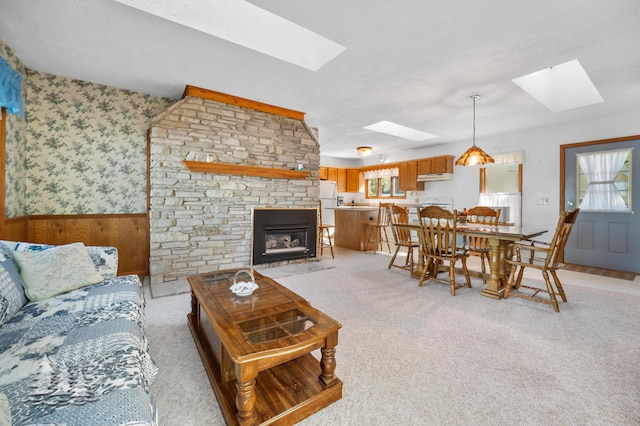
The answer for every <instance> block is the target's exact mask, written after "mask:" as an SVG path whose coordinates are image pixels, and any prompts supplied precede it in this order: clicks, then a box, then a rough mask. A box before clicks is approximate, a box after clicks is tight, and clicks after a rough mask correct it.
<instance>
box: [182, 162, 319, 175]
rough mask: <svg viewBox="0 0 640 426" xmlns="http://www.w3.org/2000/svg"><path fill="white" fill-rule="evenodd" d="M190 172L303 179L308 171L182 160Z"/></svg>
mask: <svg viewBox="0 0 640 426" xmlns="http://www.w3.org/2000/svg"><path fill="white" fill-rule="evenodd" d="M182 162H183V163H184V165H185V166H187V168H188V169H189V170H191V171H192V172H201V173H220V174H225V175H242V176H260V177H270V178H281V179H304V178H306V177H307V176H309V171H300V170H287V169H274V168H271V167H258V166H243V165H240V164H222V163H210V162H206V161H189V160H183V161H182Z"/></svg>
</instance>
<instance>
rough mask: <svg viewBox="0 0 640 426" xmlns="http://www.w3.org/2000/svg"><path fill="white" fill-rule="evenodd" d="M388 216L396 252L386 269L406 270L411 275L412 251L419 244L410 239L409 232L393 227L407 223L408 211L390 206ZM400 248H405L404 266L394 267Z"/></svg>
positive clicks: (412, 267) (413, 262)
mask: <svg viewBox="0 0 640 426" xmlns="http://www.w3.org/2000/svg"><path fill="white" fill-rule="evenodd" d="M389 216H390V217H391V232H392V234H393V239H394V242H395V245H396V251H395V252H394V253H393V257H391V261H390V262H389V267H388V268H387V269H391V267H392V266H394V267H396V268H401V269H407V270H409V271H411V273H412V274H413V269H414V267H415V261H414V258H413V249H419V248H420V242H419V241H418V240H415V239H412V238H411V231H410V230H408V229H403V228H396V227H395V225H397V224H407V223H409V209H408V208H406V207H402V206H399V205H397V204H392V205H391V207H389ZM402 247H406V249H407V257H406V260H405V262H404V265H396V264H395V261H396V257H397V256H398V252H399V251H400V249H401V248H402Z"/></svg>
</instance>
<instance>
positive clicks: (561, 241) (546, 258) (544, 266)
mask: <svg viewBox="0 0 640 426" xmlns="http://www.w3.org/2000/svg"><path fill="white" fill-rule="evenodd" d="M579 212H580V209H575V210H572V211H568V212H566V211H563V212H561V213H560V218H559V219H558V225H557V227H556V231H555V233H554V234H553V238H552V239H551V242H549V243H545V242H541V241H523V242H517V243H512V244H510V245H509V247H510V249H511V253H512V257H511V258H510V259H507V265H508V266H510V267H511V272H510V273H509V279H508V280H507V286H506V289H505V291H504V298H505V299H508V298H509V296H516V297H521V298H523V299H528V300H533V301H535V302H541V303H546V304H548V305H553V308H554V309H555V311H556V312H560V308H559V307H558V299H557V298H556V296H560V297H561V298H562V301H563V302H565V303H566V301H567V296H566V295H565V293H564V289H563V288H562V283H561V282H560V279H559V278H558V275H557V274H556V271H557V270H558V269H559V268H560V267H561V266H562V264H561V263H560V260H559V259H560V256H561V255H562V253H563V251H564V247H565V245H566V244H567V240H568V239H569V233H570V232H571V229H572V228H573V224H574V223H575V222H576V218H577V217H578V213H579ZM525 268H535V269H538V270H540V271H541V272H542V277H543V278H544V282H545V284H546V288H541V287H536V286H534V285H533V284H531V285H524V284H522V276H523V274H524V270H525ZM516 270H517V271H516ZM516 272H517V276H516ZM549 274H551V276H552V277H553V282H554V284H555V285H556V289H557V293H556V290H554V288H553V285H552V284H551V280H550V279H549ZM520 288H525V289H528V290H529V291H528V292H526V293H525V292H520V291H518V290H519V289H520ZM513 290H516V291H515V292H513ZM539 293H546V294H547V297H540V296H538V294H539Z"/></svg>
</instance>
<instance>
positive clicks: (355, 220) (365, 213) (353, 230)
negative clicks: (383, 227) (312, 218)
mask: <svg viewBox="0 0 640 426" xmlns="http://www.w3.org/2000/svg"><path fill="white" fill-rule="evenodd" d="M377 220H378V206H369V207H368V206H340V207H336V212H335V221H336V227H335V234H334V243H335V245H337V246H340V247H346V248H350V249H352V250H360V251H366V250H368V244H367V240H368V239H369V230H370V226H369V224H374V223H376V222H377Z"/></svg>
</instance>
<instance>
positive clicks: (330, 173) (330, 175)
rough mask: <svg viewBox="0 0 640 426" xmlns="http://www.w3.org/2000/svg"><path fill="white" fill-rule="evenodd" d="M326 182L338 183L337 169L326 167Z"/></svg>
mask: <svg viewBox="0 0 640 426" xmlns="http://www.w3.org/2000/svg"><path fill="white" fill-rule="evenodd" d="M327 180H332V181H334V182H337V181H338V169H337V168H336V167H327Z"/></svg>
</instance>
